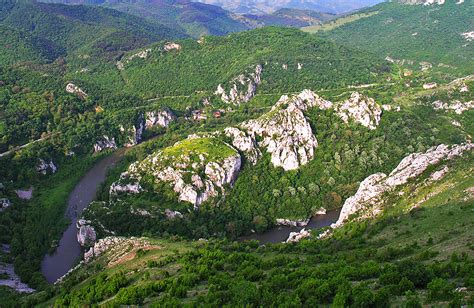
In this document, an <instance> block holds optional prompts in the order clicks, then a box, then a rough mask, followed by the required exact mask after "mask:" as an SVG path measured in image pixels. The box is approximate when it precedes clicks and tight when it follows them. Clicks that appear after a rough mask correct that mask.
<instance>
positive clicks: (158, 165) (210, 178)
mask: <svg viewBox="0 0 474 308" xmlns="http://www.w3.org/2000/svg"><path fill="white" fill-rule="evenodd" d="M309 108H319V109H323V110H324V109H330V108H333V109H335V110H336V114H337V115H338V116H339V117H341V119H342V120H343V121H344V122H346V123H348V122H349V120H351V121H354V122H357V123H360V124H362V125H364V126H367V127H368V128H370V129H375V128H376V126H377V125H378V124H379V122H380V116H381V114H382V111H381V107H380V106H379V105H378V104H376V103H375V101H374V100H373V99H371V98H368V97H366V96H363V95H361V94H359V93H353V94H352V96H351V98H350V99H349V100H347V101H344V102H340V103H332V102H330V101H327V100H325V99H323V98H321V97H320V96H318V95H317V94H316V93H314V92H313V91H310V90H304V91H302V92H301V93H299V94H297V95H293V96H287V95H283V96H282V97H281V98H280V100H279V101H278V102H277V103H276V104H275V105H274V106H273V107H272V108H271V110H270V111H269V112H267V113H266V114H264V115H263V116H261V117H259V118H257V119H254V120H249V121H246V122H243V123H241V124H240V125H238V126H237V127H227V128H225V129H224V130H222V131H216V132H213V133H203V134H200V135H191V136H189V137H188V138H187V139H186V140H183V141H181V142H178V143H176V144H175V145H173V146H171V147H169V148H166V149H163V150H160V151H157V152H156V153H154V154H152V155H150V156H149V157H148V158H146V159H145V160H143V161H141V162H136V163H134V164H132V165H131V166H130V167H129V169H128V171H127V172H125V173H123V174H122V176H121V178H120V180H119V181H117V182H115V183H114V184H112V186H111V187H110V194H111V196H112V197H116V196H118V195H120V194H124V193H129V194H138V193H141V192H142V191H144V190H146V189H147V187H154V184H157V183H168V184H169V185H170V186H171V187H172V189H173V191H174V192H175V193H177V194H178V198H179V200H180V201H185V202H189V203H191V204H193V205H194V206H195V207H197V206H199V205H201V204H202V203H203V202H205V201H208V200H209V199H211V198H214V197H217V196H222V195H223V193H224V191H225V186H231V185H232V184H233V183H234V181H235V180H236V178H237V176H238V174H239V171H240V169H241V166H242V161H243V160H242V157H245V161H247V162H249V163H251V164H253V165H255V164H256V163H257V162H258V160H259V159H260V157H261V156H262V152H264V151H266V152H267V153H269V154H270V156H271V163H272V164H273V166H275V167H281V168H283V169H284V170H285V171H289V170H295V169H298V168H299V167H301V166H303V165H305V164H307V163H308V162H309V161H311V160H312V159H313V158H314V156H315V150H316V148H317V147H318V141H317V140H316V137H315V135H314V133H313V131H312V128H311V125H310V123H309V121H308V120H307V118H306V116H305V115H304V113H305V112H306V111H307V110H308V109H309ZM171 119H173V116H172V114H170V113H167V112H165V111H163V112H161V113H147V120H146V126H147V127H148V126H150V125H152V124H153V123H161V124H169V121H170V120H171ZM161 124H160V125H161ZM150 179H152V181H151V182H150Z"/></svg>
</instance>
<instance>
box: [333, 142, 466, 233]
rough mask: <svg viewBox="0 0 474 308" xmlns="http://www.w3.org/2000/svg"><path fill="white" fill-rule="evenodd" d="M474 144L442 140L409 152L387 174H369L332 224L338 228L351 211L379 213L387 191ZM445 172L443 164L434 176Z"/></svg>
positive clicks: (463, 151)
mask: <svg viewBox="0 0 474 308" xmlns="http://www.w3.org/2000/svg"><path fill="white" fill-rule="evenodd" d="M473 148H474V144H472V143H467V144H462V145H454V146H452V147H450V146H447V145H444V144H441V145H439V146H437V147H433V148H430V149H429V150H428V151H426V152H425V153H414V154H410V155H408V156H407V157H405V158H404V159H403V160H402V161H401V162H400V164H399V165H398V166H397V167H396V168H395V169H394V170H393V171H392V172H391V173H390V174H389V175H388V176H387V175H386V174H384V173H376V174H372V175H370V176H369V177H367V178H366V179H365V180H363V181H362V182H361V184H360V186H359V189H358V190H357V192H356V194H355V195H354V196H352V197H350V198H348V199H347V200H346V201H345V202H344V206H343V208H342V211H341V214H340V216H339V219H338V220H337V222H336V223H335V224H333V225H332V227H333V228H335V227H339V226H341V225H343V224H344V222H346V221H347V220H348V218H349V216H350V215H352V214H354V213H356V212H358V211H361V210H366V211H370V212H372V214H376V213H377V212H378V211H380V209H379V208H378V207H379V206H381V205H382V204H383V196H384V194H385V193H388V192H391V191H393V190H395V189H396V188H397V187H399V186H401V185H403V184H406V183H408V181H409V180H411V179H414V178H416V177H418V176H420V175H421V174H423V173H424V172H425V171H426V170H427V169H428V167H430V166H434V165H437V164H439V163H441V162H443V161H446V160H451V159H453V158H455V157H458V156H461V155H462V154H463V153H465V152H468V151H471V150H472V149H473ZM443 170H444V171H443ZM445 173H446V172H445V168H443V169H442V170H439V171H436V172H435V173H433V175H432V177H431V178H432V179H433V180H439V179H440V178H441V177H442V176H443V175H444V174H445Z"/></svg>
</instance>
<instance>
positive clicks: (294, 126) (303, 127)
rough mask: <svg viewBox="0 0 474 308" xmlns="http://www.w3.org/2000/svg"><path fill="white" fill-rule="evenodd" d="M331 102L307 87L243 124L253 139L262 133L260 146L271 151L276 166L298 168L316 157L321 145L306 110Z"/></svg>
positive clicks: (289, 168)
mask: <svg viewBox="0 0 474 308" xmlns="http://www.w3.org/2000/svg"><path fill="white" fill-rule="evenodd" d="M328 104H329V102H327V101H325V100H323V99H321V98H320V97H319V96H317V95H316V94H314V93H313V92H311V91H308V90H305V91H303V92H302V93H300V94H299V95H296V96H293V97H291V98H290V97H288V96H286V95H284V96H282V98H281V99H280V100H279V101H278V102H277V104H276V105H275V106H274V107H273V108H272V109H271V111H270V112H268V113H267V114H265V115H263V116H262V117H260V118H258V119H256V120H250V121H247V122H244V123H242V124H241V127H242V128H243V129H245V130H246V131H247V133H248V134H250V136H252V138H254V139H255V138H256V136H259V137H260V138H261V139H262V141H261V142H259V143H258V145H259V147H263V148H266V150H267V152H268V153H271V161H272V164H273V165H274V166H275V167H282V168H283V169H285V170H295V169H297V168H299V167H300V166H301V165H305V164H307V163H308V162H309V161H310V160H311V159H313V157H314V150H315V149H316V147H317V146H318V142H317V140H316V137H315V136H314V134H313V131H312V129H311V126H310V124H309V122H308V121H307V119H306V117H305V116H304V114H303V111H305V110H307V109H308V108H310V107H315V106H320V107H322V108H326V107H327V106H328Z"/></svg>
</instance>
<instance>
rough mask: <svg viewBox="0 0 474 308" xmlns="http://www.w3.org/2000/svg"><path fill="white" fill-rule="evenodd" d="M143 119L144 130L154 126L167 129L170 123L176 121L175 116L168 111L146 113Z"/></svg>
mask: <svg viewBox="0 0 474 308" xmlns="http://www.w3.org/2000/svg"><path fill="white" fill-rule="evenodd" d="M145 118H146V125H145V126H146V128H152V127H155V126H161V127H168V126H169V125H170V123H171V122H173V121H174V120H176V117H175V115H174V114H173V113H172V112H171V110H169V109H166V110H161V111H150V112H147V113H146V114H145Z"/></svg>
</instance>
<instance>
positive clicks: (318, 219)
mask: <svg viewBox="0 0 474 308" xmlns="http://www.w3.org/2000/svg"><path fill="white" fill-rule="evenodd" d="M340 212H341V210H340V209H336V210H331V211H328V212H327V213H326V214H324V215H316V216H314V217H312V218H311V219H310V220H309V222H308V224H306V225H305V226H304V227H296V226H278V227H275V228H273V229H270V230H268V231H265V232H264V233H260V234H257V233H255V234H251V235H248V236H243V237H241V238H240V239H239V241H249V240H257V241H259V242H260V243H261V244H276V243H282V242H285V241H286V240H287V239H288V237H289V236H290V233H292V232H299V231H301V229H303V228H304V229H305V230H315V229H320V228H324V227H329V226H330V225H331V224H333V223H335V222H336V221H337V219H338V218H339V213H340Z"/></svg>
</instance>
